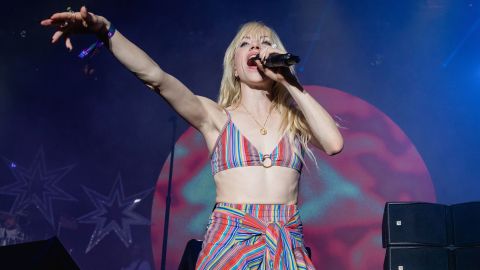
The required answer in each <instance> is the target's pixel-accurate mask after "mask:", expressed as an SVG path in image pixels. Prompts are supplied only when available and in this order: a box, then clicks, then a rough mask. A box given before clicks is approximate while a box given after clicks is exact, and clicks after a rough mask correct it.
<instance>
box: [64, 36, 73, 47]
mask: <svg viewBox="0 0 480 270" xmlns="http://www.w3.org/2000/svg"><path fill="white" fill-rule="evenodd" d="M65 47H67V49H68V50H69V51H72V50H73V45H72V40H71V39H70V37H69V36H67V35H66V36H65Z"/></svg>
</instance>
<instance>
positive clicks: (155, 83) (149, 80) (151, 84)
mask: <svg viewBox="0 0 480 270" xmlns="http://www.w3.org/2000/svg"><path fill="white" fill-rule="evenodd" d="M141 79H142V81H143V82H144V83H145V85H146V86H147V87H148V88H150V89H153V90H158V91H160V90H161V89H162V85H164V84H165V81H166V80H167V74H166V73H165V72H164V71H163V70H161V69H160V68H158V67H157V68H153V69H152V70H150V71H148V72H146V73H145V76H144V77H143V78H141Z"/></svg>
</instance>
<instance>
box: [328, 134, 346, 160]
mask: <svg viewBox="0 0 480 270" xmlns="http://www.w3.org/2000/svg"><path fill="white" fill-rule="evenodd" d="M342 150H343V139H342V138H340V139H339V140H337V141H336V142H335V143H332V144H331V145H329V147H328V148H326V149H325V153H327V155H329V156H334V155H336V154H338V153H340V152H342Z"/></svg>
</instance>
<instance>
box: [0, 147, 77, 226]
mask: <svg viewBox="0 0 480 270" xmlns="http://www.w3.org/2000/svg"><path fill="white" fill-rule="evenodd" d="M3 160H4V162H5V163H6V164H7V166H8V167H9V168H10V171H11V172H12V174H13V177H15V180H16V181H15V182H13V183H11V184H8V185H6V186H3V187H0V194H5V195H13V196H15V201H14V202H13V204H12V207H11V208H10V213H11V214H17V213H19V212H22V211H23V210H25V209H26V208H27V207H28V206H30V205H33V206H35V208H36V209H38V211H40V213H41V214H42V216H43V217H44V218H45V219H46V220H47V221H48V223H50V224H51V225H52V226H53V225H54V224H55V223H54V217H53V208H52V200H62V201H77V200H76V199H75V198H74V197H73V196H72V195H70V194H68V193H67V192H65V191H63V190H62V189H61V188H59V187H58V186H57V183H58V182H60V181H61V180H62V179H63V178H64V176H65V175H66V174H67V173H68V172H69V171H70V170H72V168H73V167H75V165H69V166H65V167H61V168H57V169H54V170H47V167H46V165H45V154H44V152H43V148H40V149H39V150H38V152H37V154H36V156H35V158H34V159H33V162H32V164H30V167H29V168H28V169H26V168H24V167H22V166H20V165H18V164H16V163H15V162H13V161H11V160H8V159H6V158H3Z"/></svg>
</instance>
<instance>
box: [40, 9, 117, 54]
mask: <svg viewBox="0 0 480 270" xmlns="http://www.w3.org/2000/svg"><path fill="white" fill-rule="evenodd" d="M40 24H41V25H43V26H52V27H55V28H56V30H57V31H56V32H55V33H54V34H53V36H52V43H56V42H58V40H60V38H62V37H63V38H64V39H65V47H67V48H68V49H69V50H70V51H71V50H72V49H73V45H72V40H71V38H70V37H71V35H72V34H81V33H92V34H97V35H99V34H101V33H103V32H106V31H107V29H108V24H109V22H108V21H107V19H105V18H104V17H102V16H99V15H95V14H93V13H91V12H88V11H87V8H86V7H85V6H83V7H82V8H80V11H79V12H74V11H65V12H58V13H55V14H53V15H52V16H51V17H50V18H48V19H45V20H43V21H41V22H40Z"/></svg>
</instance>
